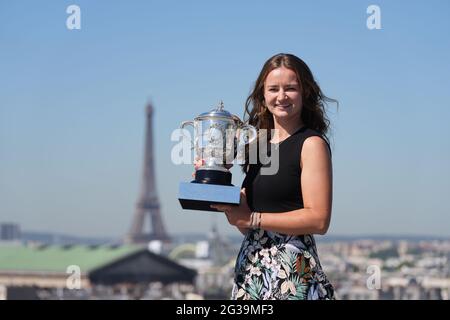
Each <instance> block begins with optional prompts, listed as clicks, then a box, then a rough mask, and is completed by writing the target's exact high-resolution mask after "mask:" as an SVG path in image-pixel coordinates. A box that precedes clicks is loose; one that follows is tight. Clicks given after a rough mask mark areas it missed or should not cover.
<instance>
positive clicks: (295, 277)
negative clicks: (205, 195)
mask: <svg viewBox="0 0 450 320" xmlns="http://www.w3.org/2000/svg"><path fill="white" fill-rule="evenodd" d="M327 100H330V101H334V100H332V99H328V98H326V97H325V96H324V95H323V94H322V91H321V89H320V88H319V86H318V84H317V83H316V82H315V80H314V77H313V75H312V73H311V71H310V69H309V68H308V66H307V65H306V64H305V63H304V62H303V61H302V60H301V59H299V58H298V57H296V56H294V55H291V54H277V55H275V56H273V57H272V58H270V59H269V60H268V61H267V62H266V63H265V64H264V66H263V68H262V70H261V72H260V75H259V77H258V79H257V81H256V83H255V87H254V89H253V92H252V93H251V94H250V96H249V97H248V98H247V101H246V114H248V122H249V123H250V124H251V125H253V126H255V127H256V128H257V129H258V130H260V131H262V130H261V129H266V130H268V132H267V133H268V135H269V139H270V140H269V143H270V144H271V145H272V147H275V148H278V152H279V154H278V155H279V168H278V171H277V173H276V174H271V175H267V174H266V175H265V174H262V173H261V167H264V166H265V165H267V164H262V163H261V161H259V160H258V163H256V164H251V163H249V161H248V157H247V159H246V164H245V165H244V166H243V170H244V172H245V173H246V177H245V179H244V182H243V184H242V190H241V202H240V205H239V206H238V207H233V206H227V205H214V206H212V207H214V208H216V209H218V210H220V211H224V212H225V214H226V216H227V218H228V221H229V223H230V224H232V225H234V226H236V227H237V228H238V229H239V230H240V231H241V232H242V233H244V234H245V239H244V241H243V243H242V246H241V249H240V252H239V254H238V257H237V260H236V267H235V277H234V282H235V283H234V287H233V292H232V299H334V290H333V287H332V285H331V284H330V283H329V282H328V280H327V278H326V276H325V274H324V273H323V271H322V267H321V265H320V262H319V258H318V255H317V249H316V244H315V241H314V237H313V234H325V233H326V232H327V230H328V226H329V224H330V218H331V202H332V167H331V151H330V148H329V145H328V142H327V138H326V136H325V134H326V133H327V130H328V126H329V121H328V119H327V118H326V115H325V110H324V102H325V101H327ZM250 108H251V110H250ZM270 129H275V130H273V131H274V134H273V135H271V130H270Z"/></svg>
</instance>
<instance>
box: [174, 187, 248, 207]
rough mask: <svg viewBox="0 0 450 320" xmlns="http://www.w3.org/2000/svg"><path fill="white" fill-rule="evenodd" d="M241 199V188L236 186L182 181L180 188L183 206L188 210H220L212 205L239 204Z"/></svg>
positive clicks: (179, 192)
mask: <svg viewBox="0 0 450 320" xmlns="http://www.w3.org/2000/svg"><path fill="white" fill-rule="evenodd" d="M240 199H241V189H240V188H239V187H235V186H224V185H218V184H207V183H191V182H181V183H180V187H179V190H178V200H179V201H180V204H181V207H182V208H183V209H187V210H200V211H218V210H216V209H213V208H211V207H210V205H212V204H227V205H233V206H238V205H239V202H240Z"/></svg>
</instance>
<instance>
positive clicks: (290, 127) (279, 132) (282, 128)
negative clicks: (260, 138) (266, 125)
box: [271, 119, 303, 143]
mask: <svg viewBox="0 0 450 320" xmlns="http://www.w3.org/2000/svg"><path fill="white" fill-rule="evenodd" d="M273 124H274V129H275V133H274V136H273V137H272V139H271V142H272V143H279V142H281V141H283V140H285V139H287V138H289V137H290V136H291V135H293V134H294V133H295V132H297V130H298V129H300V128H301V127H303V122H302V121H284V122H283V121H277V119H273Z"/></svg>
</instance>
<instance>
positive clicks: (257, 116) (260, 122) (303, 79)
mask: <svg viewBox="0 0 450 320" xmlns="http://www.w3.org/2000/svg"><path fill="white" fill-rule="evenodd" d="M280 67H285V68H287V69H291V70H292V71H294V72H295V73H296V75H297V79H298V81H299V85H300V88H301V94H302V100H303V108H302V114H301V120H302V121H303V123H304V125H305V126H306V127H307V128H310V129H313V130H316V131H317V132H319V133H320V134H321V135H322V136H323V138H324V139H325V140H326V141H327V142H328V137H327V136H326V134H327V132H328V129H329V127H330V120H329V119H328V118H327V115H326V111H325V106H326V104H327V102H336V103H337V104H338V102H337V101H336V100H334V99H331V98H328V97H326V96H325V95H324V94H323V93H322V90H321V89H320V87H319V85H318V84H317V82H316V81H315V80H314V76H313V74H312V72H311V70H310V69H309V67H308V66H307V64H306V63H305V62H304V61H303V60H302V59H300V58H298V57H297V56H295V55H293V54H287V53H279V54H276V55H274V56H273V57H271V58H270V59H269V60H267V61H266V63H264V66H263V68H262V70H261V72H260V73H259V76H258V78H257V79H256V82H255V86H254V88H253V90H252V92H251V94H250V95H249V96H248V98H247V100H246V102H245V114H244V119H245V120H246V121H248V123H249V124H251V125H253V126H254V127H256V129H268V132H267V135H268V138H269V139H270V129H274V123H273V117H272V114H271V113H270V111H269V110H268V108H267V107H266V106H265V103H264V82H265V80H266V78H267V75H268V74H269V73H270V72H271V71H272V70H274V69H277V68H280ZM243 171H244V172H247V171H248V156H246V161H245V164H244V165H243Z"/></svg>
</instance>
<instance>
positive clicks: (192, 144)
mask: <svg viewBox="0 0 450 320" xmlns="http://www.w3.org/2000/svg"><path fill="white" fill-rule="evenodd" d="M186 126H192V128H194V121H183V122H182V123H181V126H180V129H184V127H186ZM181 134H182V135H183V136H184V137H185V138H188V139H189V140H190V141H191V150H192V149H194V148H195V145H194V142H193V141H192V139H191V138H190V137H187V136H185V135H184V133H183V132H181Z"/></svg>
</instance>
